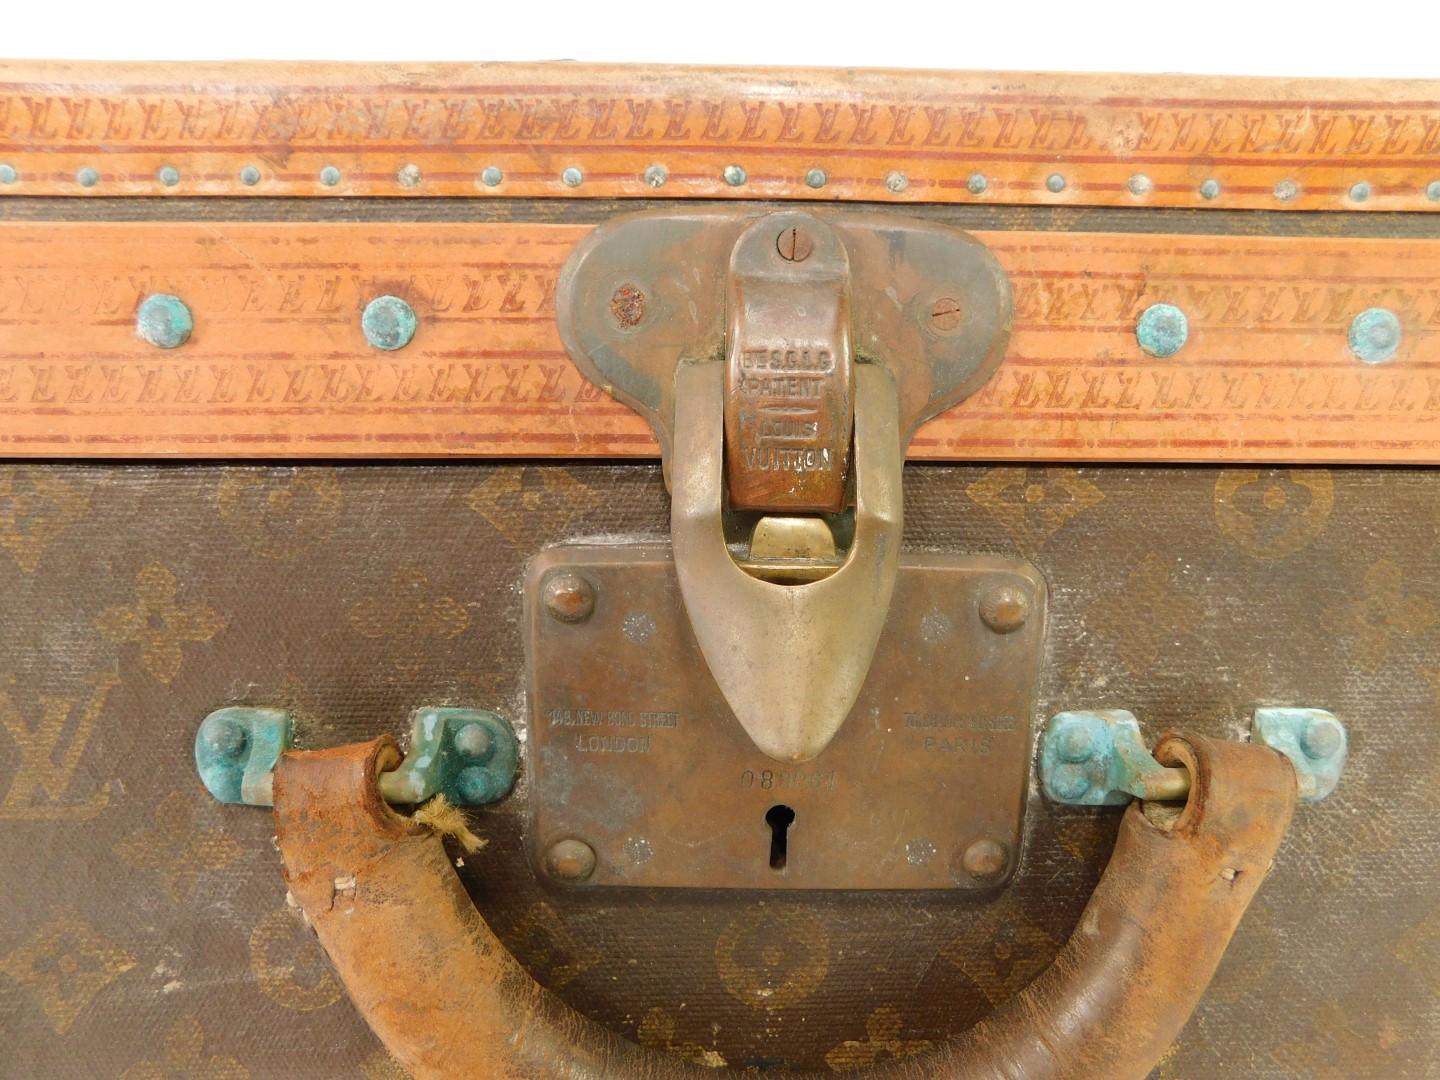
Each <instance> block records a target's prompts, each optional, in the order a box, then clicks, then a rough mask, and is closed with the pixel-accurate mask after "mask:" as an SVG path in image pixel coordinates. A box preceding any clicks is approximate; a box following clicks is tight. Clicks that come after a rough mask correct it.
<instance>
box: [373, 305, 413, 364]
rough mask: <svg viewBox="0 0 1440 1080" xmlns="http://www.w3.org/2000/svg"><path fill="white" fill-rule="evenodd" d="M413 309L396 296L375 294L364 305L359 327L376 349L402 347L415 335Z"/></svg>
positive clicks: (389, 350)
mask: <svg viewBox="0 0 1440 1080" xmlns="http://www.w3.org/2000/svg"><path fill="white" fill-rule="evenodd" d="M415 327H416V321H415V309H414V308H412V307H411V306H410V305H409V304H407V303H406V302H405V301H404V300H401V299H400V297H398V296H377V297H376V298H375V299H374V300H371V301H370V303H368V304H366V305H365V310H364V312H363V313H361V315H360V328H361V329H362V330H363V331H365V340H366V341H368V342H369V343H370V344H371V345H372V346H374V347H375V348H377V349H384V350H385V351H386V352H394V351H395V350H396V349H403V348H404V347H405V346H406V345H409V344H410V341H411V339H412V338H414V336H415Z"/></svg>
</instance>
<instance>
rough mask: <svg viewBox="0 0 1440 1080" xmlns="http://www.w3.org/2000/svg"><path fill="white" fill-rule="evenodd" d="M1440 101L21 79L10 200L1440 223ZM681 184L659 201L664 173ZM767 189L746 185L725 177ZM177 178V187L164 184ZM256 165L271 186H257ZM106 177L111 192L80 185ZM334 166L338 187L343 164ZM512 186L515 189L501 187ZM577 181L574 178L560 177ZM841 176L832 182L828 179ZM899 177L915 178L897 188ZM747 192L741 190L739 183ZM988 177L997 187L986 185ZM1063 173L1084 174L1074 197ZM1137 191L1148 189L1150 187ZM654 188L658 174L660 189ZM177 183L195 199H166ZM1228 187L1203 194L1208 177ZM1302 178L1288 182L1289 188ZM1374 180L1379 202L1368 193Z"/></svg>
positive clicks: (907, 76) (914, 79)
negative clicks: (1002, 208) (492, 203)
mask: <svg viewBox="0 0 1440 1080" xmlns="http://www.w3.org/2000/svg"><path fill="white" fill-rule="evenodd" d="M1437 99H1440V84H1437V83H1436V82H1434V81H1427V80H1386V79H1373V80H1372V79H1366V80H1339V79H1335V80H1323V79H1261V78H1204V77H1197V76H1175V75H1160V76H1153V75H1151V76H1147V75H1063V74H1062V75H1044V74H1033V73H1014V72H947V71H895V70H879V69H876V70H863V69H861V70H853V69H852V70H844V71H835V70H824V69H804V68H787V69H784V70H780V69H765V68H749V69H743V68H702V67H667V66H655V65H645V66H643V67H641V66H633V67H625V66H614V65H597V64H557V63H551V64H315V63H306V64H294V63H268V64H264V63H228V64H213V63H212V64H178V63H165V64H116V63H94V62H90V63H83V62H64V61H43V62H35V61H10V62H7V63H4V64H0V163H5V164H9V165H10V166H12V167H13V168H14V169H15V170H16V178H15V180H14V182H12V183H9V184H0V199H3V198H4V197H5V196H6V195H9V194H16V195H26V194H29V195H72V196H104V195H139V196H157V197H159V196H171V195H181V196H184V195H227V196H240V197H248V196H267V195H272V196H273V195H285V196H310V197H323V196H330V195H346V196H355V195H383V196H402V197H410V196H421V197H423V196H434V195H443V196H471V197H481V198H505V197H509V196H524V197H551V198H576V197H581V198H583V197H587V196H604V197H620V198H624V197H631V198H667V197H676V198H766V199H814V198H825V199H863V200H876V201H881V202H895V203H911V202H940V203H946V202H958V203H966V202H974V203H1012V204H1014V203H1030V204H1040V205H1066V206H1184V207H1201V208H1209V207H1224V208H1247V209H1248V208H1256V207H1260V208H1272V209H1276V210H1329V209H1342V210H1374V209H1378V210H1414V211H1427V210H1430V211H1433V210H1436V209H1440V201H1436V200H1434V199H1430V198H1427V196H1426V194H1425V188H1426V185H1427V184H1429V183H1430V182H1431V181H1433V180H1436V179H1437V178H1440V173H1437V169H1436V162H1435V153H1436V149H1437V146H1440V111H1437V110H1436V108H1435V107H1434V102H1435V101H1436V100H1437ZM652 166H659V167H661V168H663V169H664V170H665V178H664V181H663V183H660V184H659V185H658V186H657V185H656V184H655V182H654V179H650V180H647V178H646V175H645V173H646V170H647V169H649V168H651V167H652ZM729 166H738V167H740V168H743V169H744V170H745V179H744V182H743V183H738V184H732V183H729V182H727V181H726V179H725V170H726V168H727V167H729ZM167 167H169V168H171V169H174V170H175V173H174V175H173V176H170V175H169V174H162V172H161V170H163V169H165V168H167ZM247 167H249V168H253V169H256V170H258V172H257V173H256V174H255V176H254V179H253V182H252V183H248V184H247V183H245V182H243V181H242V179H241V175H242V170H244V169H246V168H247ZM86 168H90V169H94V170H95V171H96V175H95V177H94V181H93V183H92V184H91V185H90V186H85V185H83V184H82V183H81V182H80V181H79V180H78V179H77V176H78V174H79V173H80V171H81V170H82V169H86ZM326 168H333V169H335V170H336V172H335V174H334V175H333V177H332V180H333V182H332V183H328V184H327V183H324V182H322V180H321V173H322V170H324V169H326ZM486 168H495V169H498V170H500V178H499V179H497V180H496V182H495V183H494V185H493V186H492V185H490V184H487V183H485V182H484V181H482V180H481V175H482V172H483V170H485V169H486ZM567 168H575V169H578V170H579V171H580V174H581V179H580V182H579V183H578V185H576V186H568V185H567V184H565V183H564V182H563V181H562V180H561V174H562V173H563V171H564V170H565V169H567ZM812 169H819V170H822V171H823V172H824V174H825V182H824V184H823V186H821V187H812V186H811V185H810V184H809V183H807V179H806V177H807V173H809V171H810V170H812ZM897 174H898V175H899V176H900V177H903V181H901V180H897V179H895V177H896V176H897ZM732 175H733V174H732ZM977 175H978V176H983V177H984V178H985V180H986V183H985V186H984V188H983V190H980V191H976V190H974V188H973V187H972V183H971V178H972V177H974V176H977ZM1052 176H1060V177H1062V178H1064V180H1065V183H1064V186H1063V187H1062V188H1061V189H1060V190H1058V191H1057V190H1054V189H1053V188H1052V187H1051V186H1050V184H1049V180H1050V177H1052ZM1137 177H1140V178H1143V180H1144V182H1142V181H1141V180H1139V179H1136V178H1137ZM652 178H655V174H653V173H652ZM166 179H170V180H173V183H166V182H165V181H166ZM1206 180H1213V181H1215V182H1216V184H1217V185H1218V187H1217V188H1216V189H1215V190H1214V192H1213V196H1212V197H1210V198H1206V196H1205V194H1204V193H1202V187H1201V186H1202V184H1203V183H1204V182H1205V181H1206ZM1287 182H1288V183H1290V184H1293V185H1294V187H1293V194H1291V192H1290V190H1289V189H1286V188H1281V189H1279V190H1280V192H1281V193H1283V195H1284V197H1282V195H1281V194H1278V193H1277V187H1276V185H1277V184H1283V183H1287ZM1357 182H1364V183H1366V184H1368V185H1369V189H1368V194H1367V196H1366V197H1365V198H1364V199H1359V200H1357V199H1355V198H1353V197H1352V195H1351V190H1352V188H1353V186H1354V185H1355V184H1356V183H1357Z"/></svg>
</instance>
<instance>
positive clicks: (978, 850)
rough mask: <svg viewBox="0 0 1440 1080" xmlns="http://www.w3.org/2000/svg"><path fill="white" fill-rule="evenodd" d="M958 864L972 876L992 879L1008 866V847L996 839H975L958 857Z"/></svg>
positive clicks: (980, 878) (987, 879)
mask: <svg viewBox="0 0 1440 1080" xmlns="http://www.w3.org/2000/svg"><path fill="white" fill-rule="evenodd" d="M960 865H961V866H962V867H963V868H964V870H965V872H966V873H967V874H969V875H970V876H971V877H973V878H976V879H978V880H980V881H994V880H995V879H997V878H999V877H1001V876H1002V875H1003V874H1004V873H1005V871H1006V870H1007V869H1008V868H1009V866H1010V849H1009V848H1008V847H1006V846H1005V845H1004V844H1002V843H1000V841H998V840H991V839H989V838H985V839H981V840H976V841H975V842H974V843H973V844H971V845H970V846H969V847H967V848H966V849H965V854H964V855H962V856H961V857H960Z"/></svg>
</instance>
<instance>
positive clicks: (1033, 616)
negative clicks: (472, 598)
mask: <svg viewBox="0 0 1440 1080" xmlns="http://www.w3.org/2000/svg"><path fill="white" fill-rule="evenodd" d="M568 575H578V576H579V577H581V578H583V579H584V580H585V581H586V582H588V583H589V584H590V585H591V586H592V587H593V589H594V592H595V597H596V599H595V609H594V612H593V613H592V614H591V616H590V617H589V618H588V619H587V620H585V621H584V622H578V623H577V622H565V621H562V620H560V619H557V618H555V617H554V616H553V615H552V614H550V613H549V611H548V610H547V608H546V606H545V604H544V603H543V601H542V600H540V599H539V598H540V597H541V595H542V590H543V588H544V586H545V583H546V582H547V581H550V580H552V579H554V578H556V577H559V576H568ZM995 589H1015V590H1020V591H1021V592H1023V593H1024V594H1025V595H1026V596H1027V597H1028V598H1029V601H1030V602H1029V604H1028V608H1027V617H1026V619H1025V622H1024V624H1023V625H1022V626H1021V627H1020V628H1019V629H1017V630H1015V631H1013V632H1011V633H999V632H996V631H994V630H992V629H991V628H989V627H988V626H986V625H985V623H984V622H983V619H982V616H981V607H982V603H983V600H984V597H985V595H986V594H987V593H988V592H990V591H993V590H995ZM526 594H527V614H526V619H527V630H528V646H527V647H528V653H529V663H530V678H531V681H530V702H531V709H532V715H531V727H530V731H531V735H530V743H531V753H530V758H529V760H530V762H531V767H532V769H533V772H532V776H531V780H532V787H531V798H532V806H533V824H534V827H533V829H532V830H531V843H532V844H533V845H534V857H535V862H536V865H537V866H538V867H540V868H541V870H542V872H545V870H544V868H545V866H546V858H545V856H546V853H547V852H548V851H549V850H550V849H551V848H552V847H553V846H554V845H555V844H556V843H558V842H561V841H565V840H572V839H579V840H583V841H584V842H585V843H586V844H588V845H589V846H590V847H591V848H592V849H593V850H594V852H595V855H596V866H595V869H594V871H593V873H591V874H590V875H589V876H588V878H587V879H586V882H585V883H586V885H588V886H596V885H664V886H694V887H707V886H709V887H750V888H783V889H794V888H856V889H915V888H962V889H972V888H984V887H988V886H993V885H996V884H998V883H999V882H1001V881H1003V880H1004V879H1006V878H1008V876H1009V874H1010V873H1011V872H1012V871H1013V869H1014V868H1015V866H1016V865H1017V863H1018V857H1019V851H1020V847H1019V845H1020V826H1021V823H1022V815H1023V813H1024V803H1025V797H1026V791H1027V783H1028V776H1029V765H1030V750H1031V738H1030V730H1031V720H1032V713H1033V710H1034V693H1035V685H1036V680H1037V678H1038V675H1039V668H1040V661H1041V643H1042V640H1043V630H1044V613H1045V584H1044V581H1043V580H1042V579H1041V577H1040V575H1039V574H1038V573H1037V572H1036V571H1035V569H1034V568H1033V567H1031V566H1030V565H1029V564H1027V563H1025V562H1022V561H1020V560H1017V559H1009V558H997V557H993V556H955V555H938V554H915V555H906V556H905V557H904V558H903V559H902V560H901V564H900V571H899V575H898V577H897V580H896V584H895V597H894V602H893V604H892V605H891V608H890V616H889V619H888V621H887V622H886V625H885V631H884V634H883V636H882V638H881V641H880V647H879V649H878V650H877V651H876V657H875V663H874V664H873V665H872V666H871V668H870V674H869V677H868V679H867V680H866V682H865V686H864V689H863V690H862V691H861V693H860V698H859V701H858V702H857V703H856V705H855V708H854V710H853V711H852V712H851V713H850V716H849V719H848V720H847V722H846V723H845V724H844V726H843V727H842V728H841V729H840V732H839V734H838V735H837V736H836V737H835V739H834V741H832V742H831V743H830V745H829V746H828V747H827V748H826V749H825V750H824V752H823V753H821V754H820V755H819V756H818V757H816V758H814V759H813V760H811V761H808V762H806V763H804V764H803V765H794V766H785V765H780V764H778V763H776V762H775V761H773V760H771V759H770V758H767V757H766V756H764V755H763V754H761V753H760V752H759V751H758V750H757V749H756V747H755V746H754V744H753V743H752V742H751V741H750V740H749V739H748V738H747V737H746V734H745V732H744V731H742V730H741V728H740V726H739V725H738V724H736V722H735V719H734V717H733V716H732V715H731V712H730V710H729V708H728V707H727V706H726V704H725V699H724V697H723V696H722V695H721V693H720V691H719V688H718V687H717V686H716V685H715V681H714V680H713V679H712V678H711V677H710V675H709V674H708V672H707V671H706V667H705V662H704V659H703V658H702V657H701V655H700V649H699V646H698V645H697V643H696V641H695V637H694V634H693V632H692V631H691V629H690V622H689V620H688V619H687V617H686V613H685V609H684V606H683V605H682V603H681V595H680V588H679V583H678V581H677V580H676V573H675V564H674V562H673V561H672V559H671V556H670V551H669V548H668V546H667V545H663V544H646V545H624V546H604V545H585V546H581V545H574V546H564V547H558V548H552V549H550V550H548V551H546V552H544V553H543V554H541V555H540V556H539V557H538V558H537V559H536V560H535V561H534V562H533V563H532V565H531V567H530V571H529V577H528V582H527V586H526ZM773 659H774V661H775V662H774V664H773V665H772V668H773V670H774V671H776V672H779V673H781V674H782V675H783V674H784V673H785V672H787V671H788V670H789V669H790V665H789V664H788V663H787V661H786V657H785V656H784V655H783V654H779V655H776V656H774V657H773ZM773 692H774V693H775V694H776V696H777V698H785V697H786V694H787V692H786V690H785V689H784V688H783V687H779V688H778V689H774V690H773ZM778 703H779V702H778V701H777V704H778ZM777 806H779V807H788V808H790V809H791V810H793V811H794V815H795V816H794V819H793V822H791V823H790V825H789V828H788V829H787V830H785V857H784V866H783V869H782V868H778V867H772V866H771V862H772V856H773V854H774V851H773V850H772V848H773V843H774V841H775V826H773V825H772V824H770V823H768V822H767V814H769V813H770V811H771V810H772V808H774V807H777ZM984 841H989V842H991V843H994V844H998V845H999V846H1000V847H1001V848H1002V849H1003V852H1004V866H1003V868H1002V870H1001V872H1000V873H999V874H992V875H990V876H975V875H972V874H971V873H969V872H967V870H966V869H965V865H964V856H965V852H966V851H967V849H969V848H970V847H972V846H973V845H975V844H976V843H977V842H984ZM550 876H551V879H552V880H556V878H555V876H554V875H550Z"/></svg>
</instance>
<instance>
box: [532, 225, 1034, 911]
mask: <svg viewBox="0 0 1440 1080" xmlns="http://www.w3.org/2000/svg"><path fill="white" fill-rule="evenodd" d="M1010 304H1011V297H1010V289H1009V284H1008V282H1007V280H1006V278H1005V275H1004V274H1003V272H1002V271H1001V270H1000V267H999V265H998V263H997V262H996V261H995V259H994V258H993V256H991V255H990V253H989V252H988V251H987V250H986V249H985V248H984V246H983V245H981V244H979V243H978V242H977V241H975V240H974V239H973V238H971V237H969V236H967V235H966V234H964V233H961V232H957V231H955V230H952V229H948V228H944V227H942V226H936V225H932V224H930V223H921V222H914V221H909V220H906V219H901V218H891V217H880V216H867V215H855V214H835V215H828V214H825V215H822V214H819V213H811V212H807V211H783V212H778V213H763V212H759V211H744V210H742V211H732V210H726V211H692V212H688V213H684V214H677V215H667V214H644V215H637V216H634V217H631V218H625V219H620V220H617V221H615V222H612V223H610V224H608V225H605V226H602V227H601V228H599V229H597V230H596V231H595V233H594V234H592V236H590V237H589V238H587V240H586V241H584V242H583V243H582V244H581V245H580V246H579V247H578V248H577V249H576V251H575V253H574V255H573V256H572V257H571V259H570V261H569V263H568V264H567V266H566V269H565V272H564V274H563V275H562V278H561V286H560V291H559V294H558V308H559V321H560V326H561V333H562V336H563V338H564V340H565V342H566V345H567V348H568V349H569V351H570V353H571V356H572V358H573V359H574V360H575V362H576V363H577V365H579V367H580V369H581V370H582V371H583V372H585V374H586V375H587V376H588V377H590V378H591V379H592V380H593V381H595V382H596V383H597V384H598V385H600V386H602V387H604V388H605V389H606V390H608V391H609V392H611V393H612V394H614V396H615V397H617V398H619V399H620V400H622V401H625V402H627V403H628V404H631V405H632V406H634V407H635V408H637V409H638V410H639V411H640V412H641V413H642V414H643V415H644V416H645V417H646V418H647V419H648V420H649V421H650V423H651V424H652V426H653V427H654V428H655V431H656V435H657V437H658V439H659V441H660V444H661V446H662V448H663V451H664V461H665V473H666V479H667V482H668V484H669V487H670V491H671V498H672V506H671V529H672V536H671V542H670V544H668V545H664V544H655V543H645V544H633V545H627V544H618V545H604V546H595V545H585V546H564V545H562V546H559V547H556V548H552V549H549V550H548V551H546V552H544V553H543V554H542V555H541V556H540V557H539V558H538V559H537V560H536V561H535V562H534V564H533V565H532V567H531V571H530V577H529V581H528V585H527V599H528V608H529V610H528V614H527V621H528V638H529V648H530V653H529V661H530V676H531V686H530V689H531V702H532V708H533V710H534V713H533V716H534V725H533V729H532V730H533V731H534V733H535V735H534V738H535V743H536V754H535V756H534V758H533V760H534V762H535V778H534V779H535V783H534V787H533V792H534V800H535V801H534V806H535V829H534V830H533V836H534V838H535V843H536V850H535V857H536V862H537V865H538V866H539V867H540V868H541V869H542V871H544V872H546V873H548V874H550V876H551V877H552V878H555V879H557V880H560V881H564V882H566V883H569V884H578V883H581V882H583V883H586V884H590V885H596V884H609V885H625V884H629V885H649V886H654V885H677V886H678V885H686V886H702V887H703V886H719V887H725V886H735V887H788V888H804V887H811V888H840V887H848V888H953V887H956V886H960V887H974V888H985V887H993V886H994V885H996V884H998V883H1000V882H1001V881H1003V880H1004V879H1005V878H1006V877H1007V876H1008V874H1009V873H1010V872H1011V871H1012V870H1013V869H1014V866H1015V862H1016V857H1017V855H1018V850H1019V840H1020V825H1021V818H1022V815H1023V810H1024V796H1025V792H1026V785H1027V777H1028V774H1029V756H1030V743H1031V739H1030V732H1031V725H1032V714H1033V711H1034V690H1035V684H1036V679H1037V675H1038V670H1039V663H1040V654H1041V644H1042V642H1043V626H1044V610H1045V585H1044V581H1043V579H1041V577H1040V575H1039V574H1038V572H1036V571H1035V570H1034V568H1033V567H1030V566H1029V565H1027V564H1025V563H1023V562H1020V561H1018V560H1010V559H998V558H991V557H975V556H967V555H949V554H944V553H925V554H923V555H914V556H907V555H904V554H903V553H902V550H901V538H902V530H903V520H904V515H903V496H902V485H901V468H902V462H903V459H904V452H905V447H906V446H907V445H908V443H909V440H910V437H911V435H912V434H913V432H914V430H915V428H916V427H917V426H918V425H919V424H920V423H922V422H923V421H924V420H926V419H928V418H929V417H930V416H933V415H935V414H936V413H937V412H939V411H941V410H943V409H945V408H947V407H949V406H950V405H953V404H955V403H957V402H959V401H961V400H963V399H964V398H965V397H966V396H968V395H969V394H970V393H972V392H973V391H974V390H975V389H977V388H978V387H979V386H980V385H982V384H983V383H984V381H985V380H986V378H988V376H989V375H990V374H991V373H992V372H993V371H994V369H995V367H996V366H997V365H998V364H999V362H1000V358H1001V356H1002V355H1003V352H1004V347H1005V343H1006V340H1007V338H1008V335H1009V331H1010V323H1011V308H1010ZM577 592H578V593H579V594H583V595H584V596H585V597H587V600H586V602H585V603H584V604H582V605H580V607H582V608H583V609H584V610H583V614H581V615H577V613H576V611H574V610H572V609H571V607H570V606H567V605H563V604H562V605H557V604H556V603H555V598H556V597H559V596H566V597H568V596H573V595H575V594H576V593H577ZM997 612H1003V614H997ZM582 838H583V843H584V844H585V845H586V846H587V847H588V848H589V849H590V850H591V851H592V852H593V853H594V858H593V860H592V859H589V858H588V857H587V858H586V859H585V860H583V864H584V873H583V874H580V875H577V874H576V873H574V872H573V869H574V866H575V864H574V863H573V862H572V861H566V860H558V861H557V860H556V859H554V858H551V857H550V854H549V853H550V852H552V851H553V850H555V847H556V845H558V844H565V843H570V842H572V841H575V840H577V839H582Z"/></svg>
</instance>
